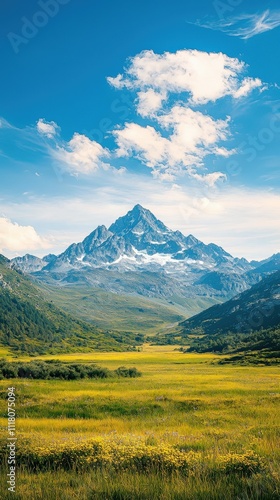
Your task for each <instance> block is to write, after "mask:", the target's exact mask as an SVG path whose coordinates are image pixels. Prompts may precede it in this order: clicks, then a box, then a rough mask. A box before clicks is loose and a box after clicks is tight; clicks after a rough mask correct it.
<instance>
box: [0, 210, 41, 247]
mask: <svg viewBox="0 0 280 500" xmlns="http://www.w3.org/2000/svg"><path fill="white" fill-rule="evenodd" d="M49 246H50V243H49V242H48V241H47V239H45V238H41V237H40V236H39V235H38V234H37V233H36V231H35V229H34V228H33V227H32V226H20V225H19V224H17V223H15V222H12V221H11V220H9V219H7V218H5V217H0V252H6V251H11V252H24V251H30V250H39V249H42V248H49Z"/></svg>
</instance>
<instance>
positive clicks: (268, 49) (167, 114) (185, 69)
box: [0, 0, 280, 259]
mask: <svg viewBox="0 0 280 500" xmlns="http://www.w3.org/2000/svg"><path fill="white" fill-rule="evenodd" d="M193 4H194V5H193ZM0 26H1V35H2V37H1V52H0V53H1V55H0V57H1V64H2V78H1V84H2V92H1V94H0V99H1V107H0V116H1V119H0V141H1V143H0V169H1V189H0V251H1V252H3V253H4V254H5V255H7V256H14V255H18V254H23V253H26V252H30V253H34V254H36V255H44V254H46V253H49V252H54V253H58V252H60V251H62V250H63V249H64V248H65V247H66V246H67V245H68V244H70V243H72V242H73V241H79V240H81V239H82V238H83V237H84V236H86V234H88V233H89V232H90V231H91V230H92V229H94V228H95V227H96V225H98V224H103V223H104V224H108V225H109V224H110V223H111V222H113V220H115V218H116V217H118V216H120V215H122V214H124V213H125V212H126V211H127V210H129V209H130V208H131V207H132V206H133V205H134V204H135V203H141V204H142V205H144V206H146V207H147V208H150V209H151V210H152V211H153V212H154V213H155V215H157V216H158V217H159V218H161V219H162V220H163V221H164V222H165V223H166V224H167V225H169V226H170V227H171V228H173V229H180V230H181V231H182V232H183V233H185V234H189V233H192V234H195V236H196V237H198V238H200V239H202V240H203V241H204V242H206V243H207V242H210V241H213V242H215V243H217V244H220V245H221V246H223V247H224V248H225V249H226V250H227V251H229V252H230V253H232V254H233V255H235V256H245V257H246V258H248V259H261V258H266V257H268V256H270V255H272V254H273V253H276V252H278V251H279V249H280V248H279V247H280V235H279V226H280V224H279V213H280V196H279V191H280V170H279V149H280V146H279V144H280V142H279V138H280V68H279V64H278V59H279V55H278V54H277V48H278V47H279V42H280V9H279V3H278V2H277V1H270V2H260V1H257V2H254V4H252V2H250V1H249V0H225V1H219V0H216V1H215V0H214V1H213V2H209V1H202V0H198V1H197V2H192V3H191V5H189V4H188V3H187V2H181V1H177V0H174V1H173V2H167V1H165V0H163V1H160V2H159V1H153V2H152V3H151V2H148V1H141V2H140V1H135V2H128V1H119V2H113V1H111V0H110V1H109V0H107V1H103V2H102V3H97V2H91V1H89V0H85V1H84V2H83V3H82V5H81V3H79V2H78V0H59V1H58V0H41V1H33V0H28V1H26V2H21V1H19V0H12V1H11V2H9V3H8V2H5V3H3V2H2V5H1V6H0Z"/></svg>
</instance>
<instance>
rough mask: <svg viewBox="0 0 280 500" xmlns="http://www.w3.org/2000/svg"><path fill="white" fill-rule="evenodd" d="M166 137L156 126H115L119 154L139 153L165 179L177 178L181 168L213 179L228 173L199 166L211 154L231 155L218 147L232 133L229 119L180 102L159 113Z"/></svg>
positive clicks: (157, 174) (212, 180)
mask: <svg viewBox="0 0 280 500" xmlns="http://www.w3.org/2000/svg"><path fill="white" fill-rule="evenodd" d="M156 120H157V122H158V123H159V125H160V126H161V128H162V130H163V132H164V130H165V131H168V133H169V136H168V137H164V135H162V134H161V133H160V132H159V131H157V130H156V129H155V128H154V127H152V126H146V127H143V126H141V125H138V124H136V123H127V124H126V125H125V127H124V128H123V129H119V130H115V131H114V136H115V138H116V143H117V145H118V150H117V154H118V155H119V156H130V155H133V154H136V156H137V157H138V158H139V159H140V160H141V161H143V162H144V163H145V164H146V165H147V166H148V167H150V168H151V169H152V170H153V174H154V175H155V177H157V178H161V179H162V180H174V178H175V176H176V175H177V174H178V173H180V172H187V173H188V174H189V175H190V176H191V177H193V178H195V179H197V180H199V181H204V182H207V183H210V184H211V185H213V184H214V182H217V181H218V180H219V179H221V178H223V177H225V176H224V175H223V174H221V173H220V172H216V174H215V175H213V174H211V175H209V176H208V175H202V174H200V175H198V174H197V172H196V169H197V168H198V169H200V168H202V167H203V162H202V160H203V158H205V156H207V155H209V154H215V155H221V156H224V157H225V156H229V155H230V154H231V151H228V150H226V149H225V148H222V147H218V143H219V142H220V141H224V140H226V139H227V138H228V137H229V135H230V134H229V129H228V124H229V119H226V120H214V119H213V118H211V117H210V116H208V115H204V114H202V113H201V112H199V111H193V110H192V109H190V108H188V107H185V106H180V105H176V106H174V107H173V108H172V109H171V110H170V112H168V113H166V114H162V115H158V116H157V117H156Z"/></svg>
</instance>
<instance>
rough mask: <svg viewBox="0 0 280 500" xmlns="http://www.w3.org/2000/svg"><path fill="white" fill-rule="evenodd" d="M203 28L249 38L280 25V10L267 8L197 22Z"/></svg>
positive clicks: (245, 38) (244, 38)
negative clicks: (214, 20)
mask: <svg viewBox="0 0 280 500" xmlns="http://www.w3.org/2000/svg"><path fill="white" fill-rule="evenodd" d="M195 24H197V25H199V26H201V27H203V28H210V29H213V30H218V31H223V32H224V33H227V34H228V35H230V36H237V37H239V38H242V39H243V40H248V39H249V38H252V37H254V36H256V35H260V34H261V33H265V32H266V31H271V30H273V29H275V28H278V26H280V10H274V11H271V10H270V9H267V10H265V11H264V12H261V13H253V14H242V15H240V16H237V17H233V18H228V19H226V20H224V19H221V20H220V21H218V22H209V23H201V22H199V21H198V22H197V23H195Z"/></svg>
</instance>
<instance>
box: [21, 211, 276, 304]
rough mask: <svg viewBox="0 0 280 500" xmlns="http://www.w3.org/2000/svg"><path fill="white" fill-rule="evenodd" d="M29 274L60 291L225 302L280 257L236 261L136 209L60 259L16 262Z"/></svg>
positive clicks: (99, 229) (26, 258)
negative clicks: (84, 288) (78, 288)
mask: <svg viewBox="0 0 280 500" xmlns="http://www.w3.org/2000/svg"><path fill="white" fill-rule="evenodd" d="M13 264H14V265H15V266H16V267H17V268H19V269H21V270H22V271H23V272H24V273H29V274H32V275H33V276H34V277H35V278H38V279H39V280H41V281H45V282H47V283H49V284H51V285H55V286H59V287H62V286H76V285H79V286H88V287H94V288H100V289H101V290H103V291H108V292H112V293H118V294H120V295H122V294H126V295H134V296H137V295H138V296H139V295H140V296H141V297H147V298H153V299H164V300H166V301H169V302H172V303H175V304H180V305H181V306H182V304H183V300H184V299H186V298H195V297H204V298H206V299H207V298H211V299H212V300H213V299H214V300H217V301H218V300H219V301H221V300H226V299H228V298H231V297H233V296H234V295H236V294H237V293H240V292H242V291H244V290H246V289H248V288H249V287H250V286H251V285H252V284H254V283H257V282H258V281H259V280H260V279H261V278H262V277H263V276H266V275H267V274H269V273H270V272H273V271H275V270H276V269H279V268H280V254H277V255H274V256H272V257H271V258H269V259H267V260H266V261H262V262H256V261H254V262H248V261H247V260H246V259H243V258H241V259H239V258H234V257H233V256H231V255H230V254H229V253H228V252H226V251H225V250H224V249H223V248H221V247H220V246H217V245H215V244H214V243H210V244H204V243H203V242H201V241H199V240H198V239H197V238H195V237H194V236H193V235H189V236H184V235H183V234H182V233H181V232H180V231H172V230H170V229H168V228H167V227H166V226H165V225H164V224H163V223H162V222H161V221H159V220H158V219H157V218H156V217H155V216H154V215H153V214H152V213H151V212H150V211H149V210H147V209H145V208H143V207H142V206H141V205H136V206H135V207H134V208H133V209H132V210H131V211H129V212H128V213H127V214H126V215H125V216H123V217H120V218H119V219H117V220H116V222H115V223H113V224H112V225H111V226H110V227H109V228H108V229H107V228H106V227H105V226H98V227H97V228H96V229H95V230H94V231H93V232H92V233H91V234H89V235H88V236H87V237H86V238H85V239H84V240H83V241H82V242H80V243H73V244H72V245H70V246H69V247H68V248H67V249H66V250H65V252H63V253H61V254H60V255H58V256H55V255H47V256H46V257H44V258H43V259H39V258H38V257H35V256H32V255H25V256H24V257H17V258H16V259H13Z"/></svg>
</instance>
